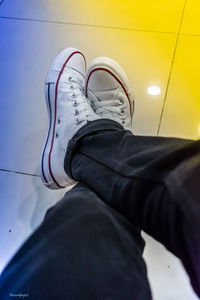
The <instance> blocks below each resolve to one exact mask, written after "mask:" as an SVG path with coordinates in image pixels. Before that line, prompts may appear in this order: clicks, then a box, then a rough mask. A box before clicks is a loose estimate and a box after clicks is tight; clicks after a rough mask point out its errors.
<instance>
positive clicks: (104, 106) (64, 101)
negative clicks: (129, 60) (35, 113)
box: [40, 48, 134, 189]
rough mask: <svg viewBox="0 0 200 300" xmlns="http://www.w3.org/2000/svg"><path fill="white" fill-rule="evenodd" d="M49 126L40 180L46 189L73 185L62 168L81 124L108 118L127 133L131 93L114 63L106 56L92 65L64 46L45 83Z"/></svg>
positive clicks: (128, 84) (97, 59)
mask: <svg viewBox="0 0 200 300" xmlns="http://www.w3.org/2000/svg"><path fill="white" fill-rule="evenodd" d="M45 87H46V89H45V97H46V103H47V109H48V119H49V128H48V131H47V135H46V139H45V143H44V146H43V150H42V153H41V158H40V177H41V179H42V181H43V183H44V184H45V185H46V186H47V187H48V188H50V189H61V188H65V187H66V186H68V185H71V184H73V183H74V181H73V180H72V179H71V178H69V176H68V175H67V174H66V172H65V170H64V158H65V154H66V150H67V145H68V141H69V140H70V139H71V138H72V137H73V135H74V134H75V133H76V132H77V131H78V130H79V129H80V128H81V127H82V126H83V125H85V124H86V123H87V121H94V120H98V119H111V120H114V121H116V122H118V123H120V124H121V125H122V126H123V127H124V129H129V130H131V123H132V115H133V110H134V95H133V91H132V87H131V84H130V82H129V80H128V78H127V76H126V74H125V72H124V71H123V69H122V68H121V67H120V65H119V64H118V63H117V62H116V61H114V60H112V59H110V58H107V57H99V58H96V59H94V60H93V61H92V63H91V64H90V66H89V68H88V70H87V72H86V60H85V57H84V55H83V54H82V53H81V52H80V51H79V50H77V49H75V48H66V49H64V50H63V51H61V52H60V53H59V54H58V55H57V56H56V58H55V59H54V61H53V63H52V65H51V67H50V70H49V72H48V75H47V79H46V83H45Z"/></svg>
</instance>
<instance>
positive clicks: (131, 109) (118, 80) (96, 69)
mask: <svg viewBox="0 0 200 300" xmlns="http://www.w3.org/2000/svg"><path fill="white" fill-rule="evenodd" d="M95 71H106V72H108V73H109V74H111V75H112V76H113V77H114V78H115V79H116V80H117V82H118V83H119V84H120V85H121V86H122V88H123V90H124V92H125V94H126V97H127V98H128V102H129V108H130V115H131V121H132V117H133V116H132V111H133V108H132V104H131V100H130V98H129V95H128V93H127V91H126V88H125V86H124V85H123V83H122V82H121V80H120V79H119V78H118V77H117V76H116V75H115V74H114V73H113V72H112V71H110V70H108V69H106V68H103V67H97V68H95V69H93V70H91V71H90V72H89V75H88V76H87V81H86V85H85V87H86V88H85V90H86V91H85V93H86V97H88V83H89V79H90V76H91V75H92V73H94V72H95Z"/></svg>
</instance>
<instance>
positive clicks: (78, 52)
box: [41, 51, 85, 189]
mask: <svg viewBox="0 0 200 300" xmlns="http://www.w3.org/2000/svg"><path fill="white" fill-rule="evenodd" d="M74 54H81V55H82V56H83V58H84V60H85V57H84V55H83V54H82V53H81V52H80V51H74V52H72V53H71V54H70V55H69V57H68V58H67V59H66V60H65V62H64V64H63V66H62V69H61V71H60V72H59V75H58V78H57V80H56V87H55V103H54V120H53V112H52V109H51V102H50V83H49V88H48V97H47V99H48V100H47V101H48V109H49V113H50V120H49V122H50V123H49V130H48V135H47V139H46V143H45V147H44V150H43V154H42V164H41V165H42V167H41V171H42V175H43V179H44V180H45V181H46V185H47V186H48V187H49V188H52V183H51V184H49V182H48V180H47V178H46V176H45V171H44V167H43V166H44V154H45V150H46V148H47V144H48V143H49V140H48V139H49V135H50V129H51V124H52V122H53V134H52V140H51V147H50V151H49V154H48V171H49V174H48V175H50V177H51V179H52V181H53V182H54V183H55V186H54V187H53V188H54V189H60V188H65V186H61V185H59V184H58V182H57V181H56V179H55V178H54V176H53V172H52V169H51V154H52V150H53V142H54V136H55V126H56V113H57V93H58V84H59V80H60V77H61V75H62V73H63V70H64V68H65V66H66V64H67V63H68V61H69V60H70V59H71V57H72V56H73V55H74ZM46 175H47V174H46Z"/></svg>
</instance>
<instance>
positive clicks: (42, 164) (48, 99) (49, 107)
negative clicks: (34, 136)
mask: <svg viewBox="0 0 200 300" xmlns="http://www.w3.org/2000/svg"><path fill="white" fill-rule="evenodd" d="M50 85H51V83H48V97H47V101H48V109H49V118H50V120H49V124H50V125H49V129H48V133H47V138H46V142H45V146H44V150H43V152H42V163H41V171H42V176H43V178H44V180H45V181H46V183H48V180H47V179H46V176H45V172H44V153H45V151H46V147H47V142H48V139H49V135H50V129H51V105H50V97H49V92H50Z"/></svg>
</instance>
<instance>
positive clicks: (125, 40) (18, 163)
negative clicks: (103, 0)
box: [0, 19, 176, 174]
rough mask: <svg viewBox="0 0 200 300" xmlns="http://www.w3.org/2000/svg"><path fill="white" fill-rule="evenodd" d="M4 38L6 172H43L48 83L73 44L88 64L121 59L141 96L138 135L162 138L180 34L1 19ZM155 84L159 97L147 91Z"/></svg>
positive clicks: (1, 141) (0, 64)
mask: <svg viewBox="0 0 200 300" xmlns="http://www.w3.org/2000/svg"><path fill="white" fill-rule="evenodd" d="M0 36H1V40H2V46H1V48H0V57H1V60H0V70H1V73H2V74H3V76H2V78H1V80H0V90H1V101H0V111H1V117H0V128H2V130H1V131H0V145H1V155H0V168H2V169H8V170H17V171H21V172H27V173H31V174H39V172H38V162H39V158H40V152H41V148H42V145H43V141H44V137H45V134H46V130H47V111H46V103H45V100H44V81H45V77H46V74H47V71H48V69H49V66H50V64H51V62H52V59H53V58H54V57H55V55H56V54H57V53H58V51H60V50H61V49H63V48H65V47H68V46H74V47H77V48H79V49H80V50H82V51H83V52H84V53H85V54H86V57H87V58H88V61H90V60H91V59H93V58H94V57H96V56H109V57H112V58H114V59H116V60H117V61H118V62H119V63H120V64H121V65H122V67H123V68H124V69H125V71H126V72H127V74H128V76H129V78H130V80H131V82H132V85H133V87H134V90H135V94H136V109H135V115H134V119H133V128H134V133H136V134H151V135H154V134H156V132H157V128H158V123H159V118H160V113H161V109H162V104H163V99H164V94H165V88H166V84H167V79H168V75H169V70H170V65H171V58H172V55H173V49H174V45H175V41H176V36H175V35H170V34H167V35H166V34H159V33H144V32H135V31H129V30H115V29H105V28H101V29H97V28H93V27H83V26H74V25H66V24H51V23H41V22H32V21H19V20H18V21H17V20H5V19H3V20H2V19H0ZM155 84H156V85H159V86H160V87H161V94H160V95H158V96H156V97H153V96H150V95H148V93H147V87H148V86H149V85H155Z"/></svg>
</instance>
